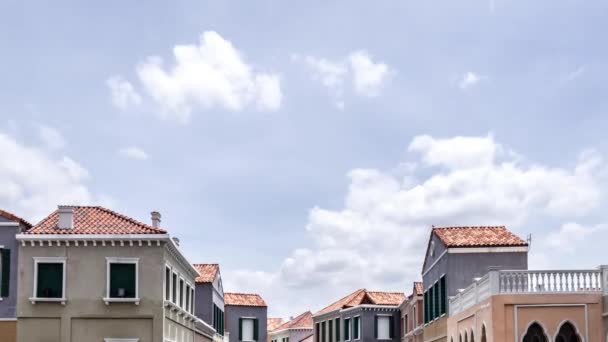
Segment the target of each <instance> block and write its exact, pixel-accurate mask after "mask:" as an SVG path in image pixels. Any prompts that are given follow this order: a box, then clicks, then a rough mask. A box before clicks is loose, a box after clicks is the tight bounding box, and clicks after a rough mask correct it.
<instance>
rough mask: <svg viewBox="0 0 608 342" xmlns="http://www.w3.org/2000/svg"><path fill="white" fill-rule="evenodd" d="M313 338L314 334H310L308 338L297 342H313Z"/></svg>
mask: <svg viewBox="0 0 608 342" xmlns="http://www.w3.org/2000/svg"><path fill="white" fill-rule="evenodd" d="M314 336H315V334H311V335H310V336H308V337H305V338H303V339H301V340H300V341H299V342H313V341H314Z"/></svg>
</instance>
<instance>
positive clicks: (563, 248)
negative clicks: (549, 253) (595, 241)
mask: <svg viewBox="0 0 608 342" xmlns="http://www.w3.org/2000/svg"><path fill="white" fill-rule="evenodd" d="M607 230H608V226H606V225H596V226H584V225H581V224H579V223H574V222H569V223H565V224H564V225H562V226H561V228H560V229H559V230H558V231H555V232H552V233H550V234H549V235H547V237H546V239H545V241H544V242H543V243H544V244H545V246H546V247H548V248H551V249H553V250H558V251H560V252H567V253H570V254H571V253H574V251H575V247H579V245H578V244H580V243H581V242H583V241H585V240H587V239H588V238H589V237H591V236H592V235H594V234H595V233H599V232H605V231H607Z"/></svg>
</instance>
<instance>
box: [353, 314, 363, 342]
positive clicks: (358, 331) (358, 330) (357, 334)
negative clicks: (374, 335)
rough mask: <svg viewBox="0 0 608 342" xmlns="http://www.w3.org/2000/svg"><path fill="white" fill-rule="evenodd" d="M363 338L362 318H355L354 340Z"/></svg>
mask: <svg viewBox="0 0 608 342" xmlns="http://www.w3.org/2000/svg"><path fill="white" fill-rule="evenodd" d="M360 338H361V316H357V317H354V318H353V339H354V340H358V339H360Z"/></svg>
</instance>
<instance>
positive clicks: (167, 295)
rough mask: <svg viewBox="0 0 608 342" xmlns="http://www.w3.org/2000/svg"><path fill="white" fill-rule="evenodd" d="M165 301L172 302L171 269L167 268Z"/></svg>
mask: <svg viewBox="0 0 608 342" xmlns="http://www.w3.org/2000/svg"><path fill="white" fill-rule="evenodd" d="M165 300H171V268H169V267H168V266H167V267H166V268H165Z"/></svg>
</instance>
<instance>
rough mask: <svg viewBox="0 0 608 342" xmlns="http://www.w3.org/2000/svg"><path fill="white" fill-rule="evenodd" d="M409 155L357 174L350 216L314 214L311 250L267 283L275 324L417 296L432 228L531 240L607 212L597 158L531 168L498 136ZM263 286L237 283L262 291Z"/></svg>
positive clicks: (418, 145)
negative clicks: (343, 299)
mask: <svg viewBox="0 0 608 342" xmlns="http://www.w3.org/2000/svg"><path fill="white" fill-rule="evenodd" d="M409 151H410V153H411V155H412V156H413V159H412V160H407V161H405V162H404V163H400V166H399V167H398V168H396V169H394V170H390V171H382V170H378V169H353V170H351V171H350V172H349V173H348V177H349V180H350V185H349V188H348V192H347V194H346V197H345V199H344V206H343V207H342V208H339V209H326V208H320V207H315V208H313V209H312V210H311V211H310V213H309V216H308V223H307V225H306V230H307V232H308V233H309V235H310V237H311V238H312V240H313V244H312V246H309V247H307V248H300V249H297V250H294V251H293V252H292V253H291V254H290V255H289V256H288V257H287V258H285V260H284V261H283V262H282V264H281V265H280V267H279V268H278V269H277V270H276V271H274V272H265V273H264V277H263V278H264V280H263V282H264V283H263V284H262V285H260V289H261V290H260V291H263V294H264V296H266V297H268V298H267V299H268V300H269V302H271V304H272V305H275V306H278V308H275V310H277V311H278V312H275V313H273V314H277V313H279V314H283V315H286V314H289V313H291V312H292V311H293V312H297V311H299V310H300V309H306V308H308V307H310V305H313V309H319V308H320V307H321V305H323V304H328V302H329V301H330V300H335V299H337V298H339V297H340V296H342V295H345V294H346V293H348V292H349V291H352V290H354V289H355V288H358V287H367V288H378V289H385V290H402V289H404V288H405V289H406V291H409V286H410V285H408V284H411V283H410V281H413V280H417V279H419V277H420V268H421V263H422V259H423V254H424V249H425V247H426V242H427V239H428V234H429V228H430V226H431V225H432V224H435V225H448V224H453V225H467V224H476V225H480V224H481V225H491V224H506V225H508V226H509V227H510V228H512V229H514V230H515V231H516V232H519V233H520V235H521V236H525V233H528V232H529V231H528V230H527V229H529V227H526V226H525V224H526V223H527V222H530V221H531V220H532V219H533V218H534V219H539V218H541V219H542V218H545V219H548V218H551V219H555V220H561V219H563V218H572V217H580V216H582V215H585V214H588V213H590V212H591V211H593V210H595V209H596V208H598V206H599V204H600V197H601V196H600V195H601V194H600V191H601V190H600V188H601V186H600V185H601V184H602V182H603V177H602V176H601V175H602V174H603V172H604V168H605V165H604V163H603V161H602V160H601V158H600V157H599V156H598V155H597V153H593V152H585V153H583V154H581V158H580V159H579V160H578V162H577V164H576V166H575V167H573V168H571V169H570V168H555V167H548V166H545V165H541V164H535V163H529V162H524V161H523V160H522V158H521V157H520V156H518V155H516V154H514V153H512V152H511V151H509V150H508V149H506V148H504V147H503V146H502V145H501V144H499V143H497V142H495V141H494V138H493V137H492V136H491V135H488V136H485V137H453V138H448V139H437V138H434V137H431V136H418V137H415V138H414V139H413V140H412V142H411V144H410V145H409ZM239 272H240V273H239ZM239 272H235V273H234V274H237V273H238V274H241V275H243V274H251V271H249V273H248V272H247V271H239ZM231 275H232V274H231ZM255 279H256V278H255V277H254V278H246V277H238V276H234V278H233V279H230V281H231V284H233V286H236V287H237V288H245V287H249V288H256V289H257V287H256V286H257V285H258V283H257V282H254V281H255ZM260 281H261V280H260ZM294 298H308V299H309V298H316V299H315V301H314V302H310V301H308V302H299V301H298V300H297V299H296V300H295V302H293V301H290V300H292V299H294ZM282 303H289V307H281V306H280V305H282ZM287 310H289V312H288V311H287Z"/></svg>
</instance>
